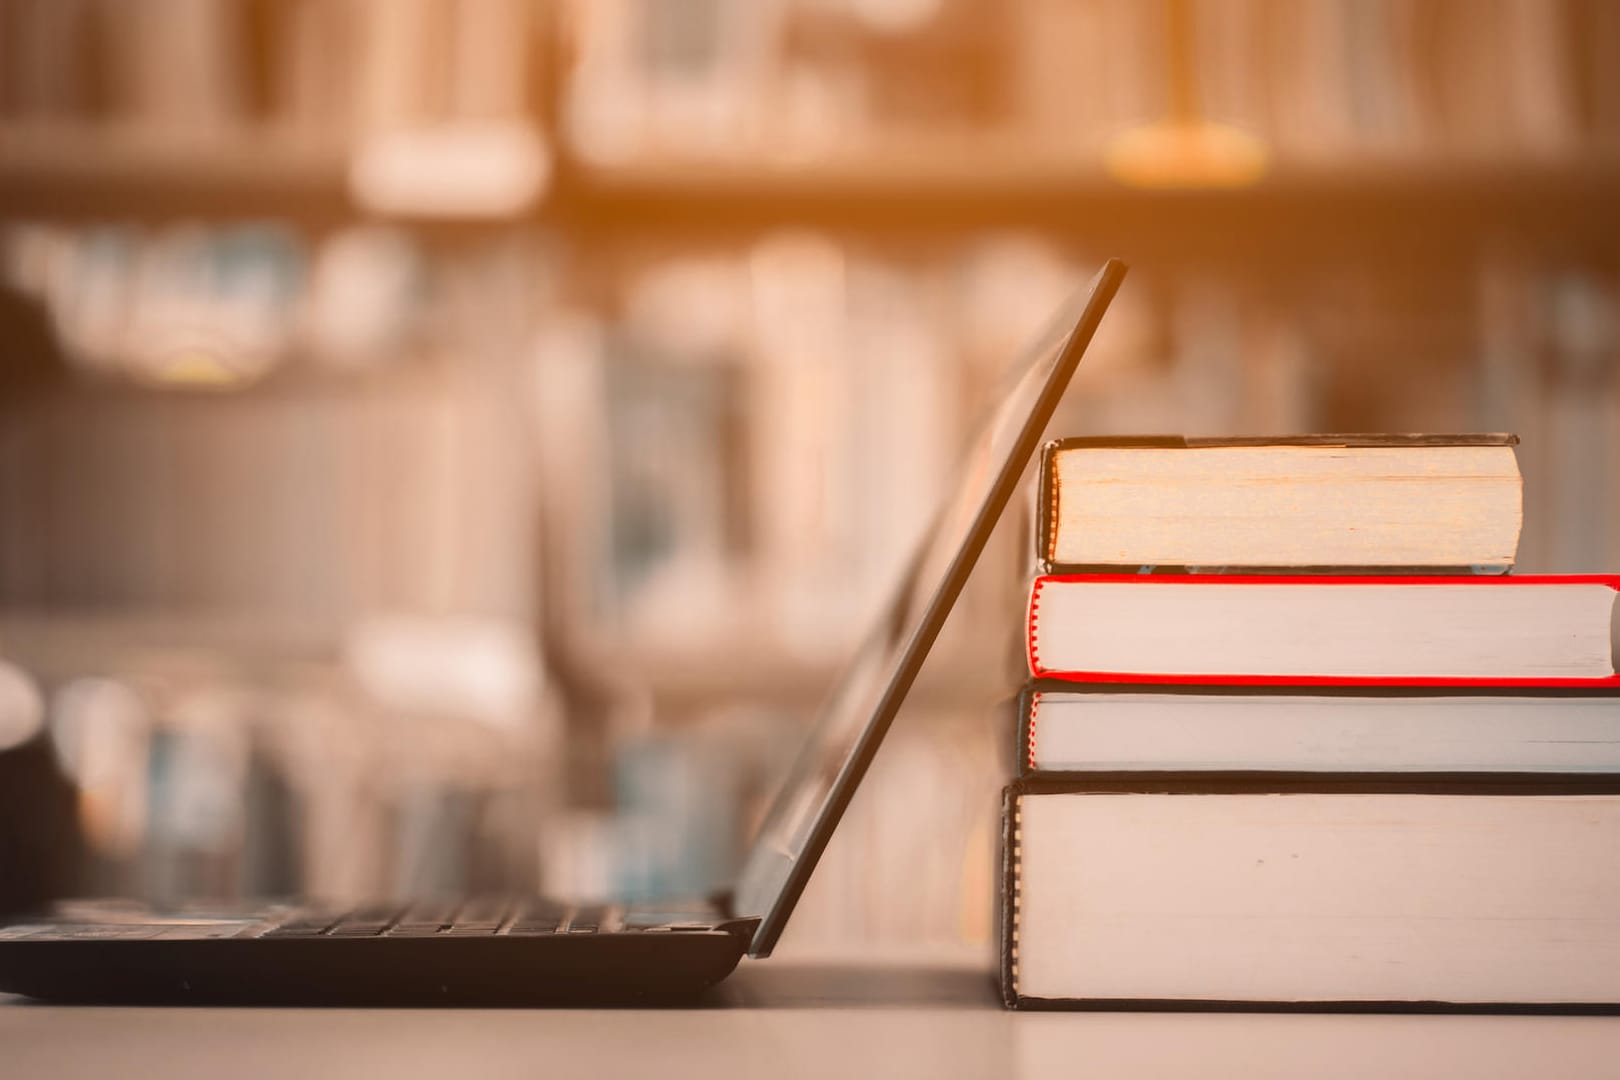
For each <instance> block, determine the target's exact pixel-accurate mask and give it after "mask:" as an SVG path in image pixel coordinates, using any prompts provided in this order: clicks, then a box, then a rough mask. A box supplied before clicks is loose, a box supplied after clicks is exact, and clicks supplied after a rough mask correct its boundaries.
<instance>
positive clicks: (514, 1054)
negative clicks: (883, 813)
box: [0, 959, 1620, 1080]
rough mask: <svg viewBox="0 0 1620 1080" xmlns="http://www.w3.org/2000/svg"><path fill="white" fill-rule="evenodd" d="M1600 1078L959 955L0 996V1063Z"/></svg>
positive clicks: (102, 1067) (1544, 1031)
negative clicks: (526, 994)
mask: <svg viewBox="0 0 1620 1080" xmlns="http://www.w3.org/2000/svg"><path fill="white" fill-rule="evenodd" d="M58 1076H61V1077H87V1078H88V1077H95V1078H97V1080H107V1078H119V1080H138V1078H143V1077H149V1076H150V1077H159V1076H161V1077H174V1078H177V1080H190V1078H193V1077H196V1078H207V1080H216V1078H224V1080H257V1078H259V1077H283V1076H285V1077H298V1078H300V1080H302V1078H320V1077H351V1076H359V1077H386V1078H389V1080H409V1078H415V1077H422V1078H431V1080H486V1078H496V1077H530V1076H533V1077H548V1078H549V1077H562V1076H592V1077H617V1076H623V1077H636V1078H646V1080H687V1078H693V1080H714V1078H716V1077H727V1076H741V1077H755V1076H758V1077H768V1078H772V1080H776V1078H790V1077H845V1076H848V1077H868V1076H870V1077H902V1078H903V1077H917V1078H919V1080H922V1078H926V1080H939V1078H945V1077H967V1078H971V1077H997V1078H1000V1077H1020V1078H1023V1077H1028V1078H1038V1080H1045V1078H1049V1077H1050V1078H1059V1077H1062V1078H1065V1080H1072V1078H1088V1077H1097V1078H1099V1080H1104V1078H1105V1080H1122V1078H1129V1077H1181V1076H1199V1077H1228V1076H1229V1077H1234V1078H1241V1080H1256V1078H1265V1077H1307V1076H1308V1077H1312V1078H1313V1080H1315V1078H1339V1077H1343V1078H1347V1080H1349V1078H1354V1080H1385V1078H1390V1077H1426V1076H1433V1077H1444V1078H1447V1080H1451V1078H1468V1080H1482V1078H1495V1077H1504V1078H1505V1077H1515V1078H1517V1077H1549V1078H1552V1077H1556V1078H1557V1080H1575V1078H1581V1077H1617V1076H1620V1017H1545V1016H1351V1015H1345V1016H1322V1015H1292V1016H1290V1015H1275V1014H1207V1013H1180V1014H1172V1013H1009V1012H1004V1011H1003V1010H1002V1009H1001V1008H1000V1007H999V1005H998V1004H997V1002H996V998H995V994H994V992H993V988H992V986H991V983H990V979H989V975H988V974H987V973H986V972H985V971H984V970H983V969H982V968H980V967H978V966H975V965H970V964H964V963H961V962H951V963H935V964H928V963H912V964H907V965H903V966H902V965H894V964H884V965H881V966H874V965H867V966H864V967H863V966H852V965H849V964H830V963H811V962H807V961H802V960H794V959H782V960H778V959H772V960H769V961H761V962H748V961H744V965H743V968H742V969H741V970H739V971H738V973H737V974H736V975H735V976H733V978H732V979H730V980H728V981H727V983H726V984H725V985H724V986H723V987H722V988H721V989H720V990H718V991H716V993H715V994H714V995H713V996H711V997H710V998H707V999H705V1000H704V1001H703V1002H702V1003H701V1004H699V1005H698V1006H697V1007H694V1008H689V1009H650V1010H617V1011H616V1010H602V1009H550V1010H546V1009H539V1010H536V1009H247V1008H229V1009H195V1008H156V1009H147V1008H109V1007H71V1006H57V1005H46V1004H39V1003H34V1002H28V1001H23V1000H21V999H17V998H7V997H3V996H0V1077H3V1078H4V1080H23V1078H27V1080H33V1078H34V1077H58Z"/></svg>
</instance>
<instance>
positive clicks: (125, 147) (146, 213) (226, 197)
mask: <svg viewBox="0 0 1620 1080" xmlns="http://www.w3.org/2000/svg"><path fill="white" fill-rule="evenodd" d="M346 173H347V156H346V152H345V150H344V148H343V147H342V146H340V145H337V144H333V143H319V142H312V141H309V140H298V139H293V138H290V137H285V136H278V135H276V134H274V133H267V134H255V133H251V132H241V131H239V132H235V133H232V134H228V135H226V134H221V135H212V136H203V137H187V138H183V139H182V138H175V137H167V138H165V137H157V136H152V135H144V134H141V133H140V132H137V131H118V130H116V129H105V128H92V127H89V126H85V127H83V128H79V129H72V130H63V129H60V128H59V127H58V128H56V129H52V128H16V127H13V128H10V129H7V128H3V127H0V220H4V219H12V220H18V219H28V218H45V219H50V220H62V221H92V220H108V219H111V220H132V221H142V222H163V221H175V220H188V219H220V218H228V219H244V218H255V217H263V216H276V217H282V218H287V219H291V220H293V221H296V222H299V223H301V224H303V225H306V226H312V227H320V226H322V225H329V224H333V223H337V222H342V221H346V220H355V219H359V218H362V217H366V216H368V215H366V214H365V213H364V212H363V211H362V210H361V209H359V208H357V207H356V206H355V205H354V203H353V201H352V200H351V198H350V196H349V194H348V191H347V181H346ZM1617 190H1620V152H1614V153H1588V154H1582V155H1579V156H1574V157H1547V158H1540V159H1512V160H1509V159H1502V158H1485V157H1481V158H1452V159H1443V160H1413V159H1410V158H1406V159H1400V158H1391V159H1388V160H1384V161H1377V160H1373V161H1366V160H1358V161H1357V162H1355V163H1346V164H1330V163H1323V164H1320V165H1293V166H1281V167H1279V168H1278V169H1276V170H1275V171H1274V172H1273V173H1272V174H1271V175H1270V176H1268V177H1266V178H1265V179H1263V180H1262V181H1260V182H1259V183H1257V184H1255V185H1254V186H1252V187H1246V188H1238V189H1226V190H1221V189H1207V188H1206V189H1174V190H1164V189H1156V190H1150V189H1140V188H1131V187H1126V186H1124V185H1122V184H1120V183H1118V182H1117V181H1115V180H1113V179H1112V178H1110V177H1109V176H1108V175H1107V174H1106V173H1104V172H1103V171H1102V170H1101V169H1100V168H1099V167H1098V165H1097V164H1096V161H1095V157H1094V155H1090V154H1080V153H1064V152H1037V151H1032V150H1031V148H1030V141H1029V140H1027V139H1023V140H1010V139H1000V138H987V139H983V140H976V141H971V142H969V141H964V140H959V139H931V140H926V141H923V142H920V143H913V144H906V143H901V144H898V145H895V146H891V147H889V148H888V149H887V150H885V151H884V152H882V153H880V154H877V155H865V154H863V155H860V156H845V157H831V158H825V159H822V160H816V161H804V162H800V161H778V162H770V161H760V160H750V161H739V162H735V163H728V164H700V163H641V164H628V165H622V166H614V167H611V168H597V167H591V166H589V165H586V164H585V163H583V162H580V161H578V160H563V161H561V162H559V165H558V170H557V175H556V177H555V181H554V184H553V186H552V189H551V191H550V192H549V193H548V194H547V196H546V197H545V198H544V199H543V200H542V202H541V205H540V206H539V208H538V210H537V211H535V212H534V213H533V214H528V215H523V216H519V217H511V218H506V219H502V220H496V221H491V222H479V223H462V222H454V221H433V220H424V221H421V222H419V223H418V224H419V225H420V226H421V227H422V228H423V229H424V231H428V232H432V231H434V230H435V229H441V230H442V229H448V230H450V231H463V230H465V231H469V232H472V233H477V234H483V233H487V232H490V231H493V230H502V229H511V228H517V227H523V226H526V225H533V224H541V225H544V226H546V227H548V228H551V229H554V230H557V231H559V232H561V233H564V234H577V235H579V236H581V237H583V238H591V239H602V238H606V239H612V238H614V237H619V236H627V235H643V234H647V233H649V232H651V233H655V234H661V235H674V236H681V235H689V234H701V235H703V236H706V237H714V236H717V235H724V234H726V233H728V232H729V233H750V232H756V231H760V230H764V229H770V228H776V227H791V226H806V227H816V228H825V229H829V230H832V231H843V232H862V233H866V234H871V235H876V236H889V237H892V238H897V239H907V238H918V237H924V238H926V237H928V236H952V235H960V234H962V233H968V232H974V231H981V230H987V229H1004V228H1028V229H1033V230H1037V231H1041V232H1045V233H1048V234H1051V235H1054V236H1059V237H1066V238H1072V239H1074V240H1077V241H1083V242H1086V243H1092V244H1099V245H1104V246H1110V247H1121V246H1122V245H1123V246H1128V247H1129V248H1130V249H1131V250H1132V251H1134V252H1136V253H1137V255H1138V258H1142V257H1154V256H1155V255H1156V253H1158V252H1160V251H1161V250H1162V251H1163V252H1164V253H1165V254H1171V253H1175V254H1177V255H1178V257H1179V258H1180V259H1186V258H1188V257H1195V258H1196V257H1202V256H1212V255H1214V254H1217V253H1219V254H1220V255H1221V257H1223V258H1240V259H1241V258H1242V257H1244V256H1245V254H1247V255H1251V256H1252V255H1256V254H1260V255H1265V256H1271V257H1291V256H1293V255H1295V254H1296V253H1298V252H1299V251H1300V250H1301V249H1310V250H1315V251H1319V252H1320V251H1328V252H1340V251H1345V250H1347V249H1359V248H1368V247H1376V248H1382V249H1388V248H1403V247H1414V246H1421V247H1423V248H1425V249H1428V250H1456V249H1459V248H1460V249H1465V250H1467V249H1473V248H1475V247H1477V246H1478V245H1479V244H1480V243H1482V242H1487V241H1491V240H1495V239H1497V238H1500V237H1515V236H1523V235H1531V234H1533V235H1534V236H1536V237H1537V238H1538V241H1539V242H1541V243H1543V244H1546V243H1551V244H1555V245H1575V246H1578V247H1585V246H1590V245H1593V244H1606V245H1612V243H1613V242H1614V240H1615V239H1616V238H1617V237H1620V200H1616V199H1615V198H1614V192H1615V191H1617ZM1416 223H1421V224H1422V226H1423V228H1422V229H1421V230H1420V231H1419V230H1414V228H1413V226H1414V224H1416Z"/></svg>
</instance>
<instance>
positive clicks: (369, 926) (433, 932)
mask: <svg viewBox="0 0 1620 1080" xmlns="http://www.w3.org/2000/svg"><path fill="white" fill-rule="evenodd" d="M620 921H621V920H620V918H619V912H618V910H617V909H616V908H611V907H597V906H591V905H575V904H565V903H560V902H558V901H555V900H547V899H544V898H541V897H499V898H496V897H476V898H473V899H470V900H457V901H430V902H418V903H414V904H403V905H402V904H374V905H367V906H363V907H358V908H355V909H353V910H350V911H342V912H335V911H294V912H290V913H289V914H288V916H287V917H286V918H285V919H283V920H282V921H281V922H280V923H279V924H278V925H276V926H274V927H272V928H271V929H269V930H266V931H265V932H264V933H263V934H261V935H259V936H261V937H266V938H321V937H325V938H369V937H393V938H413V937H414V938H424V937H458V938H459V937H495V936H503V937H535V936H539V935H545V934H594V933H598V932H600V931H602V929H603V927H604V926H608V927H615V926H617V925H618V924H619V923H620Z"/></svg>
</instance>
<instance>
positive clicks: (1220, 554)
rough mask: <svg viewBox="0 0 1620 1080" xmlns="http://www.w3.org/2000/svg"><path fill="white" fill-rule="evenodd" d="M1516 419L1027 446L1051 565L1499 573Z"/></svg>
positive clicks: (1512, 502)
mask: <svg viewBox="0 0 1620 1080" xmlns="http://www.w3.org/2000/svg"><path fill="white" fill-rule="evenodd" d="M1517 443H1518V437H1517V436H1514V435H1308V436H1281V437H1267V438H1244V439H1193V438H1185V437H1173V436H1154V437H1144V438H1131V439H1106V438H1102V439H1099V438H1083V439H1062V440H1059V441H1057V442H1053V443H1048V444H1047V446H1046V448H1045V450H1044V452H1043V453H1042V457H1041V469H1040V478H1041V479H1040V490H1039V495H1038V511H1037V515H1038V528H1037V532H1036V536H1037V548H1038V550H1037V552H1036V555H1037V558H1038V559H1039V560H1040V562H1041V565H1042V568H1043V569H1047V570H1052V571H1055V572H1074V571H1077V570H1083V569H1093V568H1095V569H1105V568H1118V567H1131V568H1133V569H1137V568H1143V567H1153V568H1157V569H1161V570H1162V569H1171V570H1188V569H1198V570H1212V569H1218V570H1226V569H1233V568H1243V569H1248V570H1251V571H1252V570H1260V569H1269V570H1276V571H1287V572H1299V571H1301V570H1309V569H1313V568H1327V567H1333V568H1336V569H1338V570H1339V571H1340V572H1343V571H1344V570H1348V569H1373V570H1379V569H1381V570H1384V571H1386V572H1387V571H1392V570H1400V571H1406V570H1414V571H1418V572H1428V573H1437V572H1477V573H1502V572H1504V571H1506V570H1508V569H1509V568H1510V567H1512V565H1513V560H1514V556H1515V554H1516V552H1517V549H1518V542H1519V531H1520V527H1521V523H1522V519H1523V513H1522V508H1521V503H1522V487H1523V484H1522V480H1521V477H1520V474H1519V466H1518V461H1517V459H1516V457H1515V455H1514V450H1513V448H1514V446H1515V445H1517Z"/></svg>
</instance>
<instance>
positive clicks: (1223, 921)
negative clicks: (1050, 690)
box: [1001, 779, 1620, 1008]
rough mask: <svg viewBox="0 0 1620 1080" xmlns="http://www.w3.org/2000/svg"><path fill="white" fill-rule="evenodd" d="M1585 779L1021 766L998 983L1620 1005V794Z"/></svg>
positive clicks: (1053, 1004) (1304, 997)
mask: <svg viewBox="0 0 1620 1080" xmlns="http://www.w3.org/2000/svg"><path fill="white" fill-rule="evenodd" d="M1341 787H1342V786H1341ZM1590 788H1591V790H1588V791H1586V792H1582V793H1573V792H1572V793H1569V794H1521V793H1515V789H1511V788H1509V787H1507V786H1504V785H1498V788H1497V789H1496V790H1494V791H1488V792H1487V791H1481V792H1480V793H1477V794H1475V793H1470V794H1452V793H1445V792H1430V793H1411V792H1400V791H1390V790H1358V791H1353V790H1342V789H1341V790H1324V789H1318V790H1299V789H1298V788H1297V787H1296V789H1295V790H1293V791H1287V792H1284V791H1276V790H1272V791H1262V790H1256V789H1251V790H1248V791H1243V792H1238V791H1224V792H1219V793H1217V792H1208V793H1191V792H1178V793H1166V792H1154V791H1085V790H1080V789H1074V788H1068V789H1065V788H1054V787H1052V786H1050V785H1046V786H1041V785H1037V784H1034V783H1031V782H1029V781H1024V782H1022V783H1020V784H1017V785H1014V786H1013V787H1012V788H1009V789H1008V792H1007V800H1006V823H1007V837H1006V852H1007V859H1006V868H1005V869H1006V883H1005V903H1004V907H1003V932H1002V946H1003V957H1002V972H1001V974H1002V984H1003V991H1004V996H1005V999H1006V1002H1007V1004H1008V1005H1010V1006H1013V1007H1021V1008H1043V1007H1044V1008H1065V1007H1068V1008H1074V1007H1092V1008H1095V1007H1098V1006H1106V1005H1112V1006H1116V1007H1141V1006H1143V1005H1144V1004H1149V1003H1155V1004H1162V1003H1181V1004H1183V1005H1184V1006H1190V1005H1196V1004H1200V1003H1201V1004H1204V1005H1206V1006H1207V1005H1213V1004H1251V1005H1268V1006H1272V1007H1278V1006H1281V1007H1286V1006H1289V1005H1294V1006H1296V1007H1311V1006H1315V1007H1319V1008H1320V1007H1323V1006H1327V1005H1340V1006H1348V1007H1356V1006H1359V1007H1362V1008H1366V1007H1380V1008H1386V1007H1392V1006H1405V1007H1417V1008H1422V1007H1431V1008H1432V1007H1445V1006H1451V1007H1458V1006H1462V1007H1469V1006H1472V1007H1489V1008H1501V1007H1532V1008H1534V1007H1540V1008H1581V1007H1587V1008H1591V1007H1604V1006H1609V1007H1612V1006H1615V1005H1617V1004H1620V844H1617V843H1616V842H1615V841H1616V839H1617V837H1620V794H1616V793H1615V784H1614V782H1613V781H1612V779H1611V780H1609V781H1606V782H1603V781H1596V780H1594V781H1592V782H1591V784H1590Z"/></svg>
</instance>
